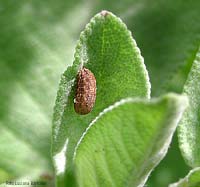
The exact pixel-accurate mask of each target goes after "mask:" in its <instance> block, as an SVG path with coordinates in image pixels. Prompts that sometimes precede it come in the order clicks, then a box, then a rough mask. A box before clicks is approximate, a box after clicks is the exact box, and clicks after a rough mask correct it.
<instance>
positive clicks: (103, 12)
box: [100, 10, 109, 17]
mask: <svg viewBox="0 0 200 187" xmlns="http://www.w3.org/2000/svg"><path fill="white" fill-rule="evenodd" d="M100 14H101V15H102V16H104V17H106V16H107V15H108V14H109V12H108V11H107V10H102V11H101V12H100Z"/></svg>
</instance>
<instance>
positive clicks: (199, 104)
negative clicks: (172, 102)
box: [178, 49, 200, 167]
mask: <svg viewBox="0 0 200 187" xmlns="http://www.w3.org/2000/svg"><path fill="white" fill-rule="evenodd" d="M183 92H184V93H185V94H186V95H187V96H188V97H189V101H190V106H189V108H188V109H187V110H186V112H185V113H184V115H183V118H182V119H181V122H180V125H179V128H178V136H179V143H180V148H181V151H182V154H183V156H184V158H185V160H186V162H187V163H188V164H189V165H190V166H191V167H197V166H200V146H199V145H200V134H199V133H200V126H199V125H200V101H199V95H200V49H199V51H198V52H197V54H196V58H195V60H194V62H193V65H192V68H191V70H190V73H189V75H188V79H187V81H186V83H185V85H184V89H183Z"/></svg>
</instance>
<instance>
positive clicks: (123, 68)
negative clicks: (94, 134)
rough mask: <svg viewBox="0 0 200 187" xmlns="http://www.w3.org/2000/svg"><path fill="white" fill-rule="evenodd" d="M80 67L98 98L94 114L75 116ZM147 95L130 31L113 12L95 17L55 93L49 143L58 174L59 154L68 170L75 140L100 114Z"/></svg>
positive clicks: (148, 93)
mask: <svg viewBox="0 0 200 187" xmlns="http://www.w3.org/2000/svg"><path fill="white" fill-rule="evenodd" d="M83 66H85V67H86V68H88V69H89V70H91V71H92V72H93V73H94V75H95V77H96V82H97V94H96V95H97V97H96V102H95V106H94V109H93V111H92V112H91V113H90V114H88V115H84V116H81V115H78V114H77V113H75V111H74V106H73V105H74V102H73V101H74V96H75V88H74V83H75V80H76V76H77V74H78V70H79V69H80V68H82V67H83ZM149 95H150V83H149V79H148V75H147V71H146V69H145V66H144V64H143V58H142V57H141V55H140V52H139V49H138V48H137V46H136V43H135V41H134V40H133V39H132V37H131V34H130V32H129V31H128V30H127V28H126V26H125V25H124V24H123V23H122V21H121V20H120V19H119V18H117V17H115V16H114V15H113V14H112V13H109V12H105V11H103V12H101V13H99V14H97V15H96V16H95V17H94V18H93V19H92V20H91V21H90V23H89V24H88V25H87V27H86V29H85V30H84V32H83V33H82V34H81V36H80V41H79V43H78V44H77V47H76V52H75V60H74V64H73V66H72V67H69V68H68V69H67V71H66V72H65V73H64V74H63V76H62V79H61V83H60V88H59V91H58V96H57V101H56V105H55V112H54V125H53V142H52V151H53V158H54V160H55V166H56V169H57V172H58V174H63V172H64V170H63V169H65V168H62V171H60V166H59V165H60V161H58V160H57V157H58V155H60V154H61V152H63V150H65V152H66V153H65V154H66V159H67V160H66V162H67V166H66V168H70V163H71V162H72V156H73V153H74V148H75V146H76V144H77V142H78V140H79V139H80V137H81V136H82V133H83V132H84V131H85V129H86V127H87V126H88V125H89V123H90V122H91V121H92V120H93V119H94V118H95V117H96V116H97V115H98V114H99V112H101V111H102V110H103V109H105V108H106V107H108V106H109V105H111V104H113V103H114V102H116V101H117V100H119V99H122V98H124V97H128V96H133V97H134V96H141V97H148V98H149V97H150V96H149ZM62 165H63V164H62ZM64 165H65V164H64ZM64 165H63V167H64Z"/></svg>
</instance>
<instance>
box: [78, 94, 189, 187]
mask: <svg viewBox="0 0 200 187" xmlns="http://www.w3.org/2000/svg"><path fill="white" fill-rule="evenodd" d="M186 104H187V100H186V98H185V97H181V96H177V95H173V94H170V95H167V96H165V97H163V98H161V99H152V100H141V99H125V100H122V101H120V102H118V103H116V104H114V105H113V106H110V107H109V108H107V109H106V110H105V111H103V112H102V113H100V115H99V116H98V117H97V118H96V119H95V120H94V121H93V122H92V123H91V124H90V126H89V127H88V129H87V130H86V132H85V133H84V135H83V136H82V137H81V139H80V141H79V143H78V146H77V148H76V152H75V166H76V172H77V180H78V184H79V187H97V186H104V187H124V186H130V187H132V186H140V187H142V186H143V185H144V183H145V182H146V180H147V177H148V176H149V174H150V172H151V171H152V169H153V168H154V167H155V166H156V165H157V164H158V163H159V162H160V160H161V159H162V158H163V157H164V156H165V154H166V152H167V149H168V146H169V144H170V142H171V138H172V135H173V133H174V131H175V129H176V126H177V123H178V120H179V118H180V116H181V114H182V112H183V110H184V108H185V106H186Z"/></svg>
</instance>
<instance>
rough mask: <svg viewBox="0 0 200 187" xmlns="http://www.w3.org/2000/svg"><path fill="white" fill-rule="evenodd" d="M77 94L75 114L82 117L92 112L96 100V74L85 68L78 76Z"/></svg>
mask: <svg viewBox="0 0 200 187" xmlns="http://www.w3.org/2000/svg"><path fill="white" fill-rule="evenodd" d="M75 94H76V95H75V99H74V109H75V112H76V113H78V114H81V115H84V114H88V113H89V112H91V110H92V108H93V106H94V103H95V100H96V78H95V76H94V74H93V73H92V72H91V71H90V70H89V69H87V68H85V67H83V68H82V69H81V70H80V71H79V73H78V75H77V83H76V93H75Z"/></svg>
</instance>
